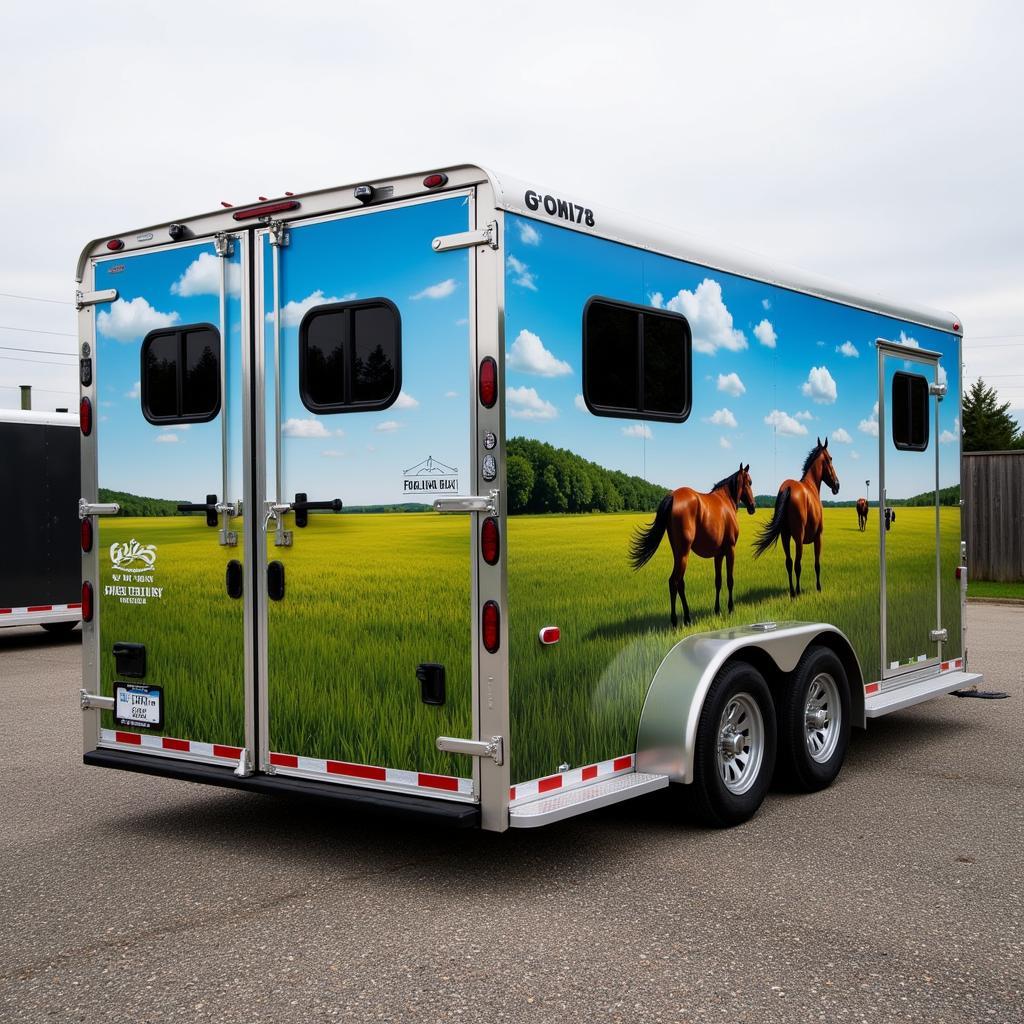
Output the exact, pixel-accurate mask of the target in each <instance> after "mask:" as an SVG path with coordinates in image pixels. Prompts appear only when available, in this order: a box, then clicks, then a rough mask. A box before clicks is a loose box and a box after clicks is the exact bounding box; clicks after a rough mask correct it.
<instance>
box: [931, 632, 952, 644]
mask: <svg viewBox="0 0 1024 1024" xmlns="http://www.w3.org/2000/svg"><path fill="white" fill-rule="evenodd" d="M928 639H929V640H930V641H931V642H932V643H933V644H945V643H948V642H949V630H948V629H930V630H928Z"/></svg>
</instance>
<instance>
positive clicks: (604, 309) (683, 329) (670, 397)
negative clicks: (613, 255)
mask: <svg viewBox="0 0 1024 1024" xmlns="http://www.w3.org/2000/svg"><path fill="white" fill-rule="evenodd" d="M691 344H692V343H691V337H690V325H689V324H688V323H687V322H686V318H685V317H683V316H680V315H679V314H678V313H670V312H668V311H667V310H663V309H652V308H651V307H650V306H634V305H630V304H628V303H625V302H615V301H613V300H611V299H597V298H595V299H591V300H590V301H589V302H588V303H587V305H586V308H585V309H584V310H583V398H584V401H585V402H586V403H587V408H588V409H590V411H591V412H592V413H594V415H595V416H618V417H622V418H625V419H643V420H668V421H670V422H673V423H682V422H683V420H685V419H686V417H687V416H689V415H690V401H691V389H690V388H691V386H690V351H691Z"/></svg>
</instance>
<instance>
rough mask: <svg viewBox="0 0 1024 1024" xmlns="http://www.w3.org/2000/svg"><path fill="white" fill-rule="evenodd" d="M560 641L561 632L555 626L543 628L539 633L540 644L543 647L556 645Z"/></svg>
mask: <svg viewBox="0 0 1024 1024" xmlns="http://www.w3.org/2000/svg"><path fill="white" fill-rule="evenodd" d="M561 639H562V631H561V630H560V629H559V628H558V627H557V626H545V627H544V628H543V629H542V630H541V631H540V642H541V643H542V644H544V646H545V647H548V646H550V645H551V644H557V643H558V641H559V640H561Z"/></svg>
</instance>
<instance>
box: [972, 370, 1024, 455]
mask: <svg viewBox="0 0 1024 1024" xmlns="http://www.w3.org/2000/svg"><path fill="white" fill-rule="evenodd" d="M962 408H963V418H964V420H963V427H964V451H965V452H1001V451H1007V450H1008V449H1011V448H1024V430H1022V429H1021V428H1020V427H1019V426H1018V424H1017V421H1016V420H1015V419H1014V418H1013V417H1012V416H1011V415H1010V403H1009V402H1003V403H1002V405H1000V404H999V396H998V395H997V394H996V391H995V388H990V387H987V386H986V385H985V382H984V381H983V380H982V379H981V378H980V377H979V378H978V379H977V380H976V381H975V382H974V383H973V384H972V385H971V387H970V390H968V391H966V392H965V393H964V398H963V407H962Z"/></svg>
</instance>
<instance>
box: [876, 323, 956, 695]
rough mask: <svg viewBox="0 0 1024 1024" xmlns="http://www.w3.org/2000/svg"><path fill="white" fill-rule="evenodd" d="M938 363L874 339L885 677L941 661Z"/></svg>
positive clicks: (919, 351)
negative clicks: (876, 358) (877, 389)
mask: <svg viewBox="0 0 1024 1024" xmlns="http://www.w3.org/2000/svg"><path fill="white" fill-rule="evenodd" d="M938 360H939V353H937V352H928V351H925V350H923V349H915V348H908V347H906V346H904V345H894V344H890V343H887V342H883V341H879V342H878V383H879V394H878V432H879V456H880V465H881V490H880V492H879V493H880V494H881V499H882V500H881V501H880V502H879V510H880V522H879V533H880V537H881V541H880V543H881V556H882V594H881V597H882V615H881V621H882V638H881V639H882V644H881V648H882V678H883V680H884V679H886V678H888V677H897V676H902V675H903V674H905V673H908V672H914V671H916V670H919V669H922V668H926V667H929V666H931V665H933V664H936V663H938V662H940V661H941V660H942V644H941V639H940V637H941V632H940V626H941V608H940V589H939V572H940V567H939V504H938V498H939V494H938V490H939V461H938V446H939V420H938V402H939V394H938V392H939V391H940V390H941V389H940V388H939V386H938V385H939V366H938ZM904 499H914V504H912V505H904V504H900V502H902V501H903V500H904Z"/></svg>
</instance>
